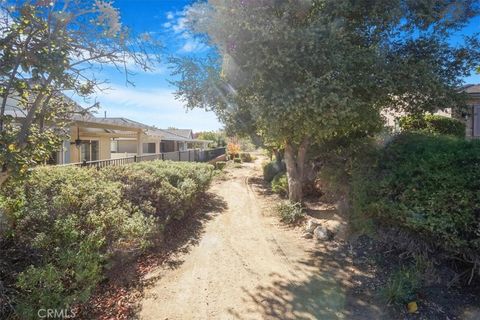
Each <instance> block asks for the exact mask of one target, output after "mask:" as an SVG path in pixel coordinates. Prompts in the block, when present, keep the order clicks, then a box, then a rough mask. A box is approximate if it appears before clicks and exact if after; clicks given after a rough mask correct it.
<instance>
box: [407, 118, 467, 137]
mask: <svg viewBox="0 0 480 320" xmlns="http://www.w3.org/2000/svg"><path fill="white" fill-rule="evenodd" d="M399 124H400V128H401V129H402V131H406V132H421V133H427V134H437V135H438V134H440V135H452V136H455V137H458V138H464V137H465V129H466V126H465V123H464V122H462V121H460V120H457V119H454V118H448V117H444V116H440V115H435V114H427V115H423V116H415V115H409V116H404V117H402V118H400V123H399Z"/></svg>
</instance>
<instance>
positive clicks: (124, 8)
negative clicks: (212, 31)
mask: <svg viewBox="0 0 480 320" xmlns="http://www.w3.org/2000/svg"><path fill="white" fill-rule="evenodd" d="M192 2H193V1H184V0H116V1H114V6H115V7H116V8H118V9H119V10H120V14H121V18H122V19H121V20H122V24H123V25H126V26H128V27H129V28H131V29H133V30H134V32H135V33H144V32H151V33H155V36H156V37H158V38H160V39H161V40H162V44H163V45H164V46H165V49H164V55H163V57H162V60H163V61H162V62H163V63H162V64H161V65H160V66H159V67H158V68H157V70H155V71H154V72H151V73H145V72H142V71H139V70H135V71H136V74H135V75H134V76H132V77H131V78H130V80H133V82H134V83H135V87H132V86H126V84H125V76H124V75H123V74H121V73H119V72H118V71H116V70H115V69H114V68H109V67H107V68H104V69H103V70H102V71H101V75H99V76H98V77H99V78H102V79H103V78H106V79H108V81H109V84H108V87H109V88H111V89H110V90H107V91H105V92H101V93H99V94H98V95H97V96H96V97H95V98H94V99H95V100H96V101H98V102H99V103H100V106H101V108H100V109H99V110H98V111H97V112H98V114H97V116H103V115H104V112H105V111H106V112H107V116H108V117H125V118H129V119H132V120H136V121H140V122H142V123H145V124H149V125H155V126H157V127H160V128H167V127H176V128H191V129H193V130H194V131H204V130H217V129H220V128H221V127H222V124H220V123H219V121H218V120H217V118H216V116H215V114H214V113H212V112H206V111H204V110H200V109H195V110H189V111H187V110H186V109H185V108H184V106H183V104H182V103H181V102H180V101H177V100H175V98H174V95H173V92H174V91H175V88H174V86H172V85H171V84H170V83H169V80H171V79H172V78H171V76H170V70H169V69H168V66H167V65H166V64H165V61H166V59H167V57H168V55H172V54H175V55H182V54H194V53H199V52H202V51H203V50H205V49H206V48H205V47H204V46H203V45H202V44H200V42H198V41H196V40H195V39H194V38H193V37H191V36H190V35H188V34H187V33H186V32H185V26H184V15H183V12H184V8H185V6H187V5H188V4H191V3H192ZM74 99H75V98H74ZM94 99H92V101H88V102H84V101H82V100H79V99H76V100H77V101H78V102H79V103H81V104H82V105H84V106H89V105H90V104H91V102H93V101H94Z"/></svg>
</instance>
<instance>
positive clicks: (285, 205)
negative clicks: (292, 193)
mask: <svg viewBox="0 0 480 320" xmlns="http://www.w3.org/2000/svg"><path fill="white" fill-rule="evenodd" d="M275 209H276V211H277V213H278V215H279V216H280V220H281V221H282V222H285V223H288V224H293V223H297V222H298V221H300V220H302V219H304V218H305V212H303V208H302V204H301V203H292V202H290V201H286V202H282V203H280V204H279V205H277V207H276V208H275Z"/></svg>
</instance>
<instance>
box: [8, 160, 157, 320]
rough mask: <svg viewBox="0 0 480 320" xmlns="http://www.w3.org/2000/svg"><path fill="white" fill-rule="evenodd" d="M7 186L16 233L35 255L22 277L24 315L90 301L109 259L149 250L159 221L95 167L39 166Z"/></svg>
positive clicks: (19, 309) (19, 302)
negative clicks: (20, 181) (121, 251)
mask: <svg viewBox="0 0 480 320" xmlns="http://www.w3.org/2000/svg"><path fill="white" fill-rule="evenodd" d="M2 191H3V193H2V197H1V200H0V205H1V209H2V210H3V211H4V213H5V215H6V216H7V219H8V221H9V223H10V226H11V227H10V235H9V236H10V237H13V240H14V241H15V242H16V243H17V244H18V245H20V246H22V247H24V248H27V250H26V251H27V252H29V253H30V256H28V257H25V258H28V259H29V261H30V264H31V266H30V267H29V268H27V269H26V270H18V271H19V274H18V275H17V289H18V290H19V296H18V297H17V312H18V313H19V314H20V315H21V317H22V318H35V319H36V318H37V313H36V312H37V310H38V309H39V308H52V309H55V308H57V309H61V308H65V307H66V306H68V305H72V304H73V303H79V302H84V301H86V300H87V299H88V297H89V295H90V293H91V292H92V290H93V288H94V287H95V286H96V284H97V283H98V282H99V281H100V280H101V279H102V269H103V265H104V262H105V260H106V259H107V257H108V256H109V255H110V254H112V253H113V252H114V251H116V250H119V249H122V248H125V247H127V248H128V249H135V248H137V249H142V248H145V247H146V246H147V245H148V243H149V239H150V236H151V235H153V233H154V232H155V229H156V227H155V219H153V218H148V217H145V216H144V215H143V214H142V213H141V212H140V211H138V210H137V209H135V208H133V207H132V206H130V205H129V204H128V203H125V202H124V201H123V199H122V197H121V192H120V185H119V184H118V183H114V182H110V181H107V180H105V179H102V176H101V174H100V173H99V172H97V171H96V170H94V169H93V170H88V169H81V168H75V167H42V168H37V169H35V170H33V172H32V173H31V174H30V176H29V177H28V178H27V180H26V181H25V182H24V184H17V185H15V184H14V183H13V182H11V183H10V184H8V185H7V186H5V187H4V188H3V190H2Z"/></svg>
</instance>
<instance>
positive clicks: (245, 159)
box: [240, 152, 253, 162]
mask: <svg viewBox="0 0 480 320" xmlns="http://www.w3.org/2000/svg"><path fill="white" fill-rule="evenodd" d="M240 159H242V161H243V162H252V160H253V159H252V155H251V154H250V153H248V152H240Z"/></svg>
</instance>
